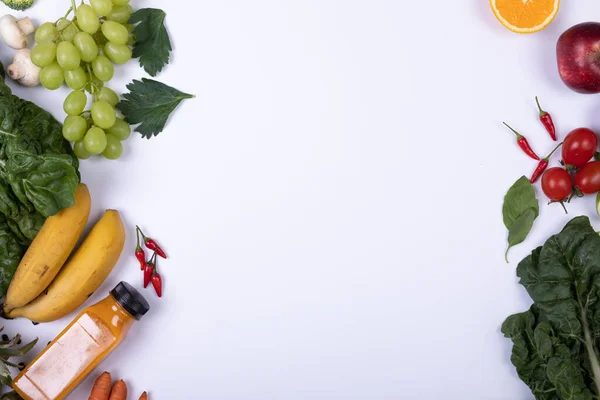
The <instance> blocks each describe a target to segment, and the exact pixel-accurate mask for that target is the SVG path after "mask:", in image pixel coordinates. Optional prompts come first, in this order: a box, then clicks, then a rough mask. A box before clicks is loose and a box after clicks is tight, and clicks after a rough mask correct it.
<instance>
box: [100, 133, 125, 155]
mask: <svg viewBox="0 0 600 400" xmlns="http://www.w3.org/2000/svg"><path fill="white" fill-rule="evenodd" d="M121 154H123V144H122V143H121V141H120V140H119V139H118V138H116V137H115V136H113V135H111V134H107V135H106V148H105V149H104V151H103V152H102V155H103V156H104V157H106V158H108V159H109V160H116V159H118V158H119V157H121Z"/></svg>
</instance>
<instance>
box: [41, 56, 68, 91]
mask: <svg viewBox="0 0 600 400" xmlns="http://www.w3.org/2000/svg"><path fill="white" fill-rule="evenodd" d="M64 79H65V78H64V72H63V69H62V68H61V67H60V65H58V63H57V62H56V61H54V62H53V63H52V64H50V65H46V66H45V67H44V68H42V70H41V71H40V83H41V84H42V86H44V87H45V88H46V89H50V90H55V89H58V88H59V87H60V86H61V85H62V84H63V81H64Z"/></svg>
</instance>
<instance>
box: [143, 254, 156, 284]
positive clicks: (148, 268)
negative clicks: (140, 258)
mask: <svg viewBox="0 0 600 400" xmlns="http://www.w3.org/2000/svg"><path fill="white" fill-rule="evenodd" d="M155 271H156V253H154V254H152V257H150V260H148V262H147V263H145V265H144V287H145V288H146V287H148V284H149V283H150V280H151V279H152V275H153V274H154V273H155Z"/></svg>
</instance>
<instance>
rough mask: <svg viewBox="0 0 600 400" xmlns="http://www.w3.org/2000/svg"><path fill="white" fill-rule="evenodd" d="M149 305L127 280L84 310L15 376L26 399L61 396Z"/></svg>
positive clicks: (54, 399)
mask: <svg viewBox="0 0 600 400" xmlns="http://www.w3.org/2000/svg"><path fill="white" fill-rule="evenodd" d="M149 309H150V306H149V305H148V302H147V301H146V299H144V297H143V296H142V295H141V294H140V293H139V292H138V291H137V290H135V289H134V288H133V287H132V286H131V285H130V284H128V283H127V282H120V283H119V284H118V285H117V286H115V288H114V289H113V290H111V292H110V295H109V296H108V297H106V298H105V299H104V300H101V301H99V302H98V303H96V304H94V305H92V306H89V307H88V308H86V309H84V310H83V311H82V312H81V313H80V314H79V315H78V316H77V317H76V318H75V319H74V320H73V322H71V323H70V324H69V325H68V326H67V327H66V328H65V329H64V330H63V331H62V332H61V333H60V334H59V335H58V336H57V337H56V338H55V339H54V340H53V341H52V342H50V344H49V345H48V346H47V347H46V348H45V349H44V350H43V351H42V352H41V353H40V354H39V355H38V356H37V357H36V358H35V359H34V360H33V361H32V362H31V363H30V364H29V365H28V366H27V367H26V368H25V369H24V370H23V371H22V372H21V373H20V374H19V375H18V376H17V377H16V378H15V379H14V381H13V383H12V387H13V389H15V390H16V391H17V393H19V394H20V395H21V397H23V398H24V399H25V400H59V399H64V398H65V397H66V396H67V395H68V394H69V393H70V392H71V391H72V390H73V389H74V388H75V387H76V386H77V385H78V384H79V383H80V382H81V381H82V380H83V379H84V378H85V377H86V376H87V375H88V374H89V373H90V372H91V371H92V370H93V369H94V368H95V367H96V366H97V365H98V364H99V363H100V362H101V361H102V360H103V359H104V358H105V357H106V356H108V355H109V354H110V352H111V351H113V350H114V349H115V348H116V347H117V346H118V345H119V343H121V342H122V341H123V339H124V338H125V336H126V335H127V333H128V331H129V328H130V327H131V325H132V324H133V322H134V321H136V320H139V319H140V318H141V317H142V316H143V315H144V314H146V312H148V310H149Z"/></svg>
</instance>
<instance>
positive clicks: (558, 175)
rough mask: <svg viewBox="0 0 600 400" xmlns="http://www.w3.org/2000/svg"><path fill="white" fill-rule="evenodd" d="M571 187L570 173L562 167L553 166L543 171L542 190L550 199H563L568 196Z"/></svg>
mask: <svg viewBox="0 0 600 400" xmlns="http://www.w3.org/2000/svg"><path fill="white" fill-rule="evenodd" d="M572 189H573V183H572V182H571V175H569V173H568V172H567V171H565V170H564V169H563V168H559V167H554V168H550V169H548V170H546V172H544V175H543V176H542V190H543V191H544V194H545V195H546V196H547V197H548V198H549V199H550V200H552V201H563V200H564V199H566V198H567V197H569V195H570V194H571V190H572Z"/></svg>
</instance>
